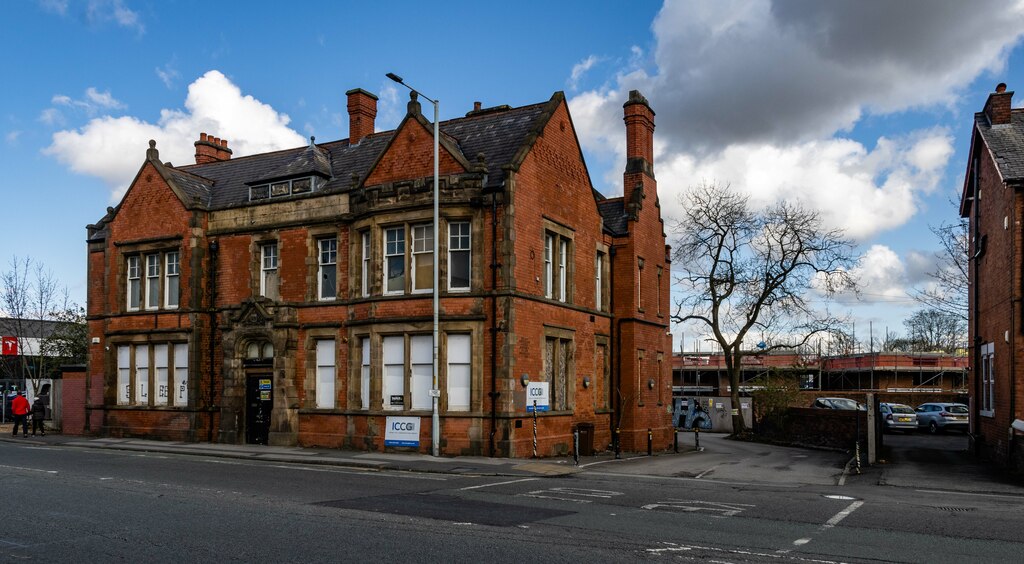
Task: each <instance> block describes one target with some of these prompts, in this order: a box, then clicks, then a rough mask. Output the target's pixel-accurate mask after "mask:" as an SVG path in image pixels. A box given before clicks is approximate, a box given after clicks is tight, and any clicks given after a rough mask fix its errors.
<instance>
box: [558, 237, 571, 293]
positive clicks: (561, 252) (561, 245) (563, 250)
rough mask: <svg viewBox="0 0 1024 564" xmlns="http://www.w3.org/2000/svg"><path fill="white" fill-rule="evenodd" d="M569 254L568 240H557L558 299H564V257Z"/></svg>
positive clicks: (565, 277) (565, 278)
mask: <svg viewBox="0 0 1024 564" xmlns="http://www.w3.org/2000/svg"><path fill="white" fill-rule="evenodd" d="M568 254H569V242H568V241H566V240H565V239H561V238H560V239H559V240H558V301H560V302H564V301H566V297H567V294H566V291H565V290H566V280H567V276H566V259H567V256H568Z"/></svg>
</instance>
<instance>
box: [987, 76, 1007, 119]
mask: <svg viewBox="0 0 1024 564" xmlns="http://www.w3.org/2000/svg"><path fill="white" fill-rule="evenodd" d="M1012 101H1013V91H1012V90H1011V91H1010V92H1007V91H1006V84H1005V83H1003V82H1000V83H999V84H998V85H997V86H996V91H995V92H993V93H992V94H989V95H988V101H986V102H985V115H986V116H987V117H988V122H989V123H991V124H992V125H1000V124H1005V123H1010V103H1011V102H1012Z"/></svg>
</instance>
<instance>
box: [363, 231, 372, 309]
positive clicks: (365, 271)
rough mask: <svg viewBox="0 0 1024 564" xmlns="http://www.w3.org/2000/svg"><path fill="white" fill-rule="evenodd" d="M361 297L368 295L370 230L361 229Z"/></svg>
mask: <svg viewBox="0 0 1024 564" xmlns="http://www.w3.org/2000/svg"><path fill="white" fill-rule="evenodd" d="M362 237H363V297H367V296H369V295H370V249H371V247H370V231H369V230H367V231H363V233H362Z"/></svg>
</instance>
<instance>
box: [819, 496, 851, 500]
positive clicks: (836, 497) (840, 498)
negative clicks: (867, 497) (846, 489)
mask: <svg viewBox="0 0 1024 564" xmlns="http://www.w3.org/2000/svg"><path fill="white" fill-rule="evenodd" d="M823 497H825V498H828V499H838V500H839V501H853V500H855V499H857V498H855V497H850V496H848V495H826V496H823Z"/></svg>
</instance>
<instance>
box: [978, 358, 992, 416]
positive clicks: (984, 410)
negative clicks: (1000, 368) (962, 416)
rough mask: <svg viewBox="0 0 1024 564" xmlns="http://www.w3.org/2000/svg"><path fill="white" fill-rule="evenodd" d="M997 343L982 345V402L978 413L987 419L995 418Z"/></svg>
mask: <svg viewBox="0 0 1024 564" xmlns="http://www.w3.org/2000/svg"><path fill="white" fill-rule="evenodd" d="M995 357H996V352H995V343H985V344H984V345H981V359H980V360H981V363H980V364H981V366H980V372H981V373H980V374H979V376H980V377H981V402H980V405H979V410H978V413H979V415H983V416H985V417H994V416H995V396H996V368H995V360H996V358H995Z"/></svg>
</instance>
